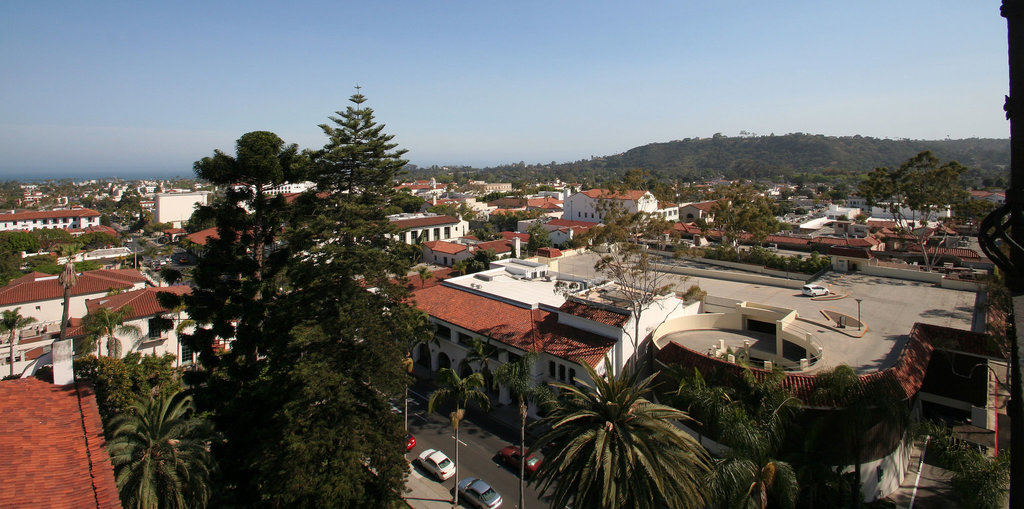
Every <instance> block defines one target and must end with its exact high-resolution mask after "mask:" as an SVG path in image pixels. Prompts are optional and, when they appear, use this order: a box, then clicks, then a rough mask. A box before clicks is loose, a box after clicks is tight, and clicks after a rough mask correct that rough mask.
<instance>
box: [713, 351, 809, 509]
mask: <svg viewBox="0 0 1024 509" xmlns="http://www.w3.org/2000/svg"><path fill="white" fill-rule="evenodd" d="M783 378H784V375H783V374H781V373H774V374H770V375H769V376H768V377H766V378H764V379H763V380H762V381H758V380H757V379H756V378H755V377H754V375H753V373H751V372H750V370H746V371H744V373H743V383H741V384H738V390H737V391H736V392H737V399H736V401H735V402H734V403H733V404H731V405H729V406H728V407H726V408H725V409H724V411H723V413H722V415H721V416H720V417H719V422H720V423H721V428H720V429H721V435H720V437H719V440H720V441H721V442H722V443H723V444H725V445H726V446H728V447H729V450H728V452H727V453H726V454H725V455H724V458H722V459H721V460H719V461H717V462H716V464H715V470H714V474H713V475H712V477H711V479H710V481H711V482H710V484H711V486H712V491H713V492H714V493H715V496H716V498H718V499H719V503H720V505H722V506H723V507H744V508H748V507H749V508H754V509H765V508H766V507H768V497H769V495H771V496H772V497H773V499H774V501H775V504H773V506H774V505H777V506H780V507H793V506H794V505H795V503H796V499H797V495H798V494H799V491H800V489H799V485H798V483H797V480H796V473H795V471H794V470H793V467H792V466H790V464H789V463H786V462H784V461H781V460H779V459H777V456H778V453H779V451H780V449H781V448H782V445H783V440H784V438H785V433H786V427H787V425H788V424H789V423H790V421H791V420H792V419H793V417H794V416H795V415H796V412H797V411H798V407H799V401H798V400H797V399H796V398H794V397H793V396H792V395H790V393H789V391H787V390H786V389H785V388H784V387H783V386H782V379H783Z"/></svg>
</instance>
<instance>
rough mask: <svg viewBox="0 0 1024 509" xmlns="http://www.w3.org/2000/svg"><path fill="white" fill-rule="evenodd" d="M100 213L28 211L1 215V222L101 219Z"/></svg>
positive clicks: (79, 210)
mask: <svg viewBox="0 0 1024 509" xmlns="http://www.w3.org/2000/svg"><path fill="white" fill-rule="evenodd" d="M99 215H100V213H99V212H96V211H95V210H93V209H85V208H80V209H78V208H76V209H59V210H26V211H22V212H15V213H13V214H12V213H10V212H7V213H5V214H0V221H25V220H29V219H57V218H61V217H99Z"/></svg>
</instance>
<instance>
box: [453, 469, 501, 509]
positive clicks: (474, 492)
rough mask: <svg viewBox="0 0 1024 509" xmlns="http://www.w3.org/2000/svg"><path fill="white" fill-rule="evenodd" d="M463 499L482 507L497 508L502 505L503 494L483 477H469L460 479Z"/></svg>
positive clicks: (486, 508)
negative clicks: (495, 489)
mask: <svg viewBox="0 0 1024 509" xmlns="http://www.w3.org/2000/svg"><path fill="white" fill-rule="evenodd" d="M459 494H460V495H461V497H462V498H461V500H463V501H465V502H469V503H471V504H473V505H474V506H476V507H479V508H480V509H497V508H498V507H501V495H499V494H498V492H497V491H494V488H492V487H491V485H489V484H487V483H486V482H484V480H483V479H477V478H475V477H467V478H465V479H463V480H461V481H459Z"/></svg>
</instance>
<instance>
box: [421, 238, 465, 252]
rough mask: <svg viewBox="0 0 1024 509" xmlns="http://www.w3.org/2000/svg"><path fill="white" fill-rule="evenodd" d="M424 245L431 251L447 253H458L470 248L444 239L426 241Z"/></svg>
mask: <svg viewBox="0 0 1024 509" xmlns="http://www.w3.org/2000/svg"><path fill="white" fill-rule="evenodd" d="M423 247H426V248H427V249H430V250H431V251H436V252H438V253H447V254H458V253H461V252H463V251H465V250H467V249H469V247H468V246H466V245H464V244H457V243H455V242H445V241H443V240H431V241H427V242H424V243H423Z"/></svg>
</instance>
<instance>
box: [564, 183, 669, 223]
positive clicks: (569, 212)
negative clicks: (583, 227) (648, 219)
mask: <svg viewBox="0 0 1024 509" xmlns="http://www.w3.org/2000/svg"><path fill="white" fill-rule="evenodd" d="M606 207H617V208H620V209H621V210H622V211H624V212H627V213H630V214H632V213H636V212H647V213H649V214H654V213H656V212H657V211H658V200H657V199H655V198H654V195H653V194H651V193H650V192H648V191H637V190H632V191H614V192H613V191H609V190H608V189H588V190H586V191H582V192H579V193H576V194H574V195H572V196H569V197H568V198H566V199H565V200H564V203H563V204H562V208H563V213H562V219H570V220H573V221H585V222H588V223H600V222H601V221H602V219H603V218H604V214H605V212H604V209H605V208H606Z"/></svg>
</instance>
